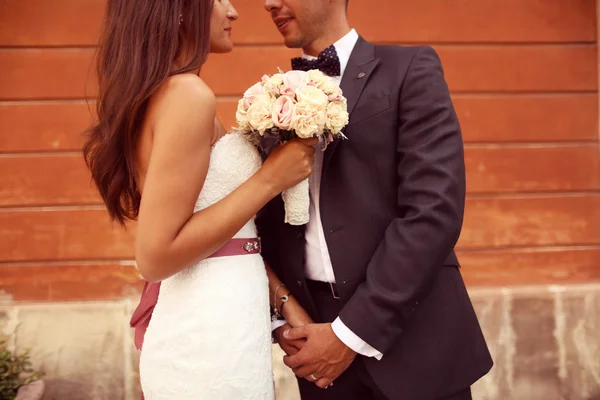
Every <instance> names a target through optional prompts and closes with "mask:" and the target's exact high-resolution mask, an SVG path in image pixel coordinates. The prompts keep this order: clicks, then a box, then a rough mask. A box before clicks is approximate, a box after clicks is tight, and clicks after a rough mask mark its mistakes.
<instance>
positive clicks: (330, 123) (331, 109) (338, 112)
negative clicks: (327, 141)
mask: <svg viewBox="0 0 600 400" xmlns="http://www.w3.org/2000/svg"><path fill="white" fill-rule="evenodd" d="M326 114H327V118H326V121H325V127H326V128H327V129H329V130H330V131H331V133H333V134H334V135H335V134H338V133H340V132H341V131H342V129H344V127H345V126H346V125H348V118H349V116H348V110H347V108H346V105H345V104H344V103H341V102H332V103H329V104H328V105H327V112H326Z"/></svg>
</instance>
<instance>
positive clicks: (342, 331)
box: [331, 317, 383, 360]
mask: <svg viewBox="0 0 600 400" xmlns="http://www.w3.org/2000/svg"><path fill="white" fill-rule="evenodd" d="M331 329H333V332H334V333H335V334H336V336H337V337H338V339H340V340H341V341H342V342H343V343H344V344H345V345H346V346H348V347H349V348H351V349H352V350H354V351H355V352H357V353H358V354H361V355H363V356H365V357H375V358H376V359H377V360H381V359H382V358H383V354H381V352H379V351H377V350H376V349H374V348H373V347H372V346H371V345H369V344H368V343H367V342H365V341H364V340H362V339H361V338H360V337H358V336H357V335H356V334H355V333H354V332H352V331H351V330H350V329H349V328H348V327H347V326H346V325H344V323H343V322H342V320H341V319H340V318H339V317H338V318H337V319H336V320H335V321H333V323H332V324H331Z"/></svg>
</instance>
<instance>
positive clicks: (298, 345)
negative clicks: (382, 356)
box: [275, 323, 356, 389]
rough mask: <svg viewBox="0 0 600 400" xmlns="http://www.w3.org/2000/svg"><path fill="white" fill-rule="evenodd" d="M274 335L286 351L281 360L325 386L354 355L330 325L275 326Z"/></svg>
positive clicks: (318, 384)
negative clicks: (276, 327)
mask: <svg viewBox="0 0 600 400" xmlns="http://www.w3.org/2000/svg"><path fill="white" fill-rule="evenodd" d="M275 337H276V340H277V341H278V343H279V344H280V346H281V348H282V349H283V350H284V351H285V352H286V354H287V355H286V356H285V357H284V358H283V362H284V363H285V365H287V366H288V367H289V368H291V369H292V371H294V373H295V374H296V375H297V376H298V377H301V378H305V379H307V380H309V381H311V382H314V383H315V384H316V385H317V386H318V387H320V388H322V389H326V388H328V387H329V386H331V385H332V384H333V381H334V380H335V379H337V378H338V377H339V376H340V375H341V374H342V373H343V372H344V371H346V369H348V367H349V366H350V365H351V364H352V362H353V361H354V359H355V358H356V352H354V351H353V350H352V349H350V348H349V347H348V346H346V345H345V344H344V343H343V342H342V341H341V340H340V339H339V338H338V337H337V335H336V334H335V332H334V331H333V329H332V327H331V324H329V323H328V324H312V323H311V324H308V325H304V326H299V327H295V328H292V327H291V326H290V325H289V324H288V325H284V326H282V327H280V328H278V329H277V330H276V332H275Z"/></svg>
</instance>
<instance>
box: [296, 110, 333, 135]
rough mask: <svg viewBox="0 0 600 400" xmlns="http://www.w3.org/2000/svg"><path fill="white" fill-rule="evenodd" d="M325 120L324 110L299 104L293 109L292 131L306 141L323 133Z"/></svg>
mask: <svg viewBox="0 0 600 400" xmlns="http://www.w3.org/2000/svg"><path fill="white" fill-rule="evenodd" d="M325 118H326V115H325V110H321V109H319V108H317V107H315V106H314V105H312V104H308V103H299V104H296V107H295V108H294V115H293V117H292V129H293V130H294V131H295V132H296V135H298V136H299V137H301V138H303V139H308V138H311V137H314V136H315V135H318V134H321V133H323V130H324V129H325Z"/></svg>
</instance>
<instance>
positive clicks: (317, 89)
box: [236, 70, 348, 225]
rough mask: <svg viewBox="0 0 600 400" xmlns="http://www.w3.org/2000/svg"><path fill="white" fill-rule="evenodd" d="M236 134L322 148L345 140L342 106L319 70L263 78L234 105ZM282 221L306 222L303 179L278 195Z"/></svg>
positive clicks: (307, 202) (331, 83)
mask: <svg viewBox="0 0 600 400" xmlns="http://www.w3.org/2000/svg"><path fill="white" fill-rule="evenodd" d="M236 120H237V124H238V126H237V128H236V130H237V131H238V132H241V133H242V134H244V135H245V136H246V137H247V138H248V139H249V140H250V141H251V142H252V143H253V144H258V143H259V142H260V140H261V138H262V137H263V136H265V135H272V136H275V137H276V138H277V139H278V140H279V141H280V142H285V141H288V140H291V139H292V138H295V137H300V138H303V139H308V138H312V137H318V138H319V139H320V141H321V143H323V144H324V146H323V150H324V149H325V148H326V147H327V144H328V143H330V142H331V141H333V140H334V139H339V138H342V139H346V137H345V136H344V134H343V133H342V129H343V128H344V127H345V126H346V125H347V124H348V107H347V101H346V98H345V97H344V96H343V94H342V90H341V89H340V87H339V86H338V85H337V84H336V83H335V82H334V81H332V80H331V78H330V77H328V76H327V75H325V74H323V73H322V72H321V71H319V70H311V71H308V72H305V71H289V72H286V73H283V72H281V71H280V73H278V74H274V75H272V76H269V75H264V76H263V77H262V79H261V81H260V82H258V83H256V84H255V85H254V86H252V87H251V88H249V89H248V90H247V91H246V93H244V96H243V97H242V98H241V99H240V100H239V102H238V108H237V112H236ZM282 197H283V201H284V203H285V222H286V223H289V224H291V225H304V224H306V223H307V222H308V219H309V205H310V198H309V186H308V179H306V180H304V181H303V182H300V183H299V184H298V185H296V186H294V187H291V188H289V189H286V190H285V191H284V192H283V193H282Z"/></svg>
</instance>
